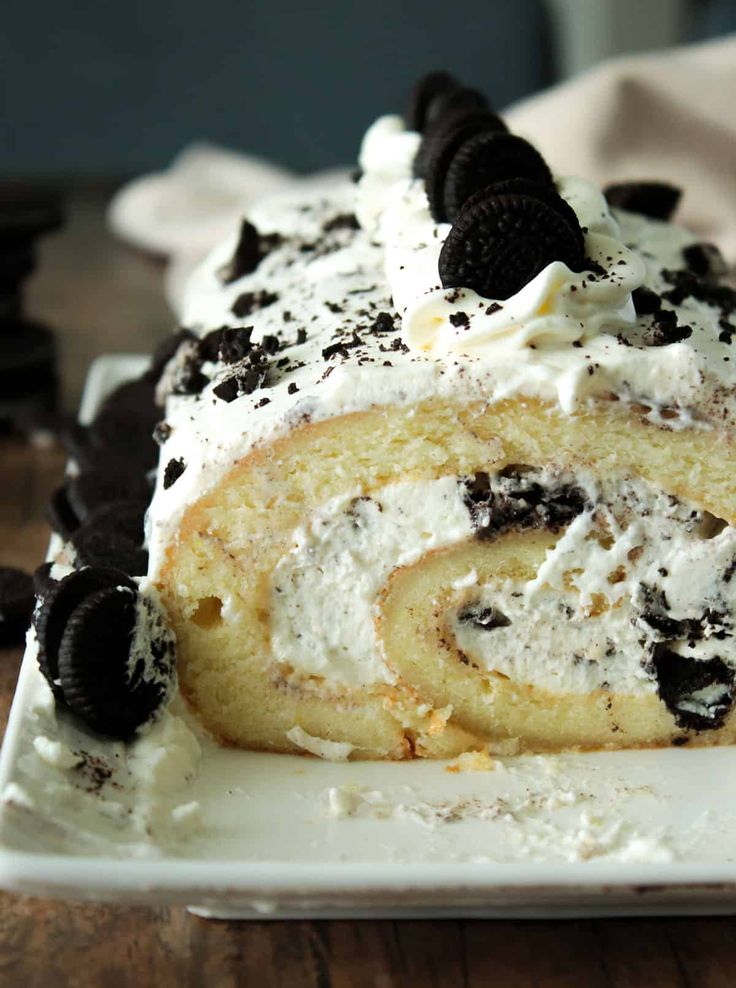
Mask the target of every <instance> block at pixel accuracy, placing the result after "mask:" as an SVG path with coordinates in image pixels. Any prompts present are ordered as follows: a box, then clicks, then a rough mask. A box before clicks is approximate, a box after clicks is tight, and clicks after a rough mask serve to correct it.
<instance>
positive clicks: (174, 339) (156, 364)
mask: <svg viewBox="0 0 736 988" xmlns="http://www.w3.org/2000/svg"><path fill="white" fill-rule="evenodd" d="M196 338H197V337H196V336H195V335H194V333H193V332H192V331H191V330H189V329H180V330H178V331H177V332H176V333H171V334H170V335H169V336H167V337H166V339H164V340H162V341H161V343H159V345H158V346H157V347H156V349H155V350H154V351H153V356H152V357H151V366H150V367H149V368H148V371H147V372H146V376H147V377H149V378H150V379H151V380H153V381H154V382H155V383H156V384H158V382H159V381H160V380H161V375H162V374H163V372H164V369H165V367H166V365H167V364H168V362H169V361H170V360H171V359H172V358H173V357H175V356H176V354H177V353H178V351H179V347H180V346H182V345H183V344H184V343H191V342H192V341H193V340H196Z"/></svg>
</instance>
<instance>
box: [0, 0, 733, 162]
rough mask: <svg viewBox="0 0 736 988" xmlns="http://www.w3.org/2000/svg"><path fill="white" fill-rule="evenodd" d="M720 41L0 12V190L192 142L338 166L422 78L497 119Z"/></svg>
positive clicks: (88, 5)
mask: <svg viewBox="0 0 736 988" xmlns="http://www.w3.org/2000/svg"><path fill="white" fill-rule="evenodd" d="M729 30H736V0H460V2H448V0H372V2H371V3H370V4H363V3H354V2H352V0H324V2H316V3H305V2H296V0H291V2H287V0H252V2H248V0H245V2H243V0H213V2H212V3H210V4H209V5H207V4H202V3H193V2H191V0H145V2H143V0H130V2H126V3H124V4H123V3H120V4H118V3H106V2H104V0H103V2H100V0H62V2H59V0H35V2H34V3H29V2H27V0H25V2H23V0H6V2H5V4H4V6H3V17H2V27H0V73H1V75H0V80H1V81H0V87H1V92H0V128H1V129H2V131H1V133H0V174H3V175H5V176H14V175H24V176H29V175H60V174H68V173H77V174H78V173H87V174H98V175H100V174H110V175H122V174H126V173H131V172H138V171H141V170H149V169H152V168H159V167H161V166H163V165H165V164H166V163H167V162H168V161H169V160H170V159H171V158H172V156H173V155H174V154H175V153H176V152H177V151H178V150H179V149H180V148H181V147H182V146H183V145H184V144H185V143H187V142H188V141H191V140H193V139H207V140H210V141H214V142H217V143H221V144H225V145H227V146H231V147H235V148H240V149H243V150H248V151H251V152H254V153H257V154H261V155H264V156H266V157H270V158H273V159H276V160H278V161H280V162H282V163H284V164H286V165H290V166H291V167H293V168H296V169H299V170H310V169H314V168H320V167H324V166H329V165H334V164H337V163H343V162H346V161H350V160H352V159H353V158H354V156H355V152H356V147H357V142H358V140H359V138H360V135H361V134H362V132H363V131H364V130H365V127H366V126H367V124H368V123H369V122H370V120H371V119H372V118H373V117H374V116H375V115H376V114H377V113H378V112H380V111H382V110H384V109H385V108H388V107H394V108H396V109H401V100H402V99H403V96H404V94H405V93H406V90H407V87H408V86H409V85H410V83H411V81H412V79H413V78H414V77H415V76H417V75H418V74H420V73H421V72H424V71H426V70H427V69H428V68H434V67H447V68H449V69H451V70H454V71H456V72H457V73H459V74H461V75H462V77H463V78H464V79H465V80H467V82H468V83H470V84H474V85H478V86H481V87H483V88H484V89H485V90H486V91H487V92H488V93H490V94H492V98H493V100H494V102H495V104H496V105H497V106H498V107H503V106H504V105H506V104H508V103H510V102H512V101H514V100H517V99H519V98H520V97H523V96H525V95H528V94H530V93H532V92H534V91H535V90H537V89H540V88H542V87H544V86H546V85H549V84H550V83H552V82H554V81H556V80H558V79H560V78H565V77H567V76H568V75H570V74H574V73H576V72H580V71H583V70H584V69H585V68H587V67H588V66H590V65H592V64H594V63H595V62H596V61H598V60H599V59H601V58H603V57H606V56H609V55H612V54H616V53H618V52H621V51H636V50H643V49H650V48H657V47H665V46H668V45H672V44H676V43H680V42H683V41H688V40H695V39H697V38H704V37H709V36H712V35H715V34H720V33H724V32H727V31H729Z"/></svg>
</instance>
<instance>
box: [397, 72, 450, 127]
mask: <svg viewBox="0 0 736 988" xmlns="http://www.w3.org/2000/svg"><path fill="white" fill-rule="evenodd" d="M459 88H460V83H459V82H458V81H457V79H455V77H454V76H451V75H450V73H449V72H428V73H427V75H424V76H422V78H421V79H419V80H418V81H417V82H416V83H415V84H414V86H413V88H412V91H411V94H410V96H409V105H408V107H407V109H406V114H405V116H404V120H405V122H406V126H407V128H408V129H409V130H416V131H419V133H421V132H422V131H423V130H424V126H425V124H426V121H427V109H428V107H429V104H430V103H431V102H432V100H433V99H435V97H437V96H439V94H440V93H443V92H447V91H449V90H453V89H459Z"/></svg>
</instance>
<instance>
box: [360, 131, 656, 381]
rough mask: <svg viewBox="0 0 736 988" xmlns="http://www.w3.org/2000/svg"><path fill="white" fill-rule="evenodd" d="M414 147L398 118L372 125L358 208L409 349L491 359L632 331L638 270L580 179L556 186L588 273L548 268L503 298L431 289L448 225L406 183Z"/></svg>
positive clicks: (418, 187)
mask: <svg viewBox="0 0 736 988" xmlns="http://www.w3.org/2000/svg"><path fill="white" fill-rule="evenodd" d="M418 145H419V135H418V134H414V133H411V132H407V131H406V130H404V127H403V123H402V121H401V118H400V117H395V116H386V117H380V118H379V119H378V120H377V121H376V122H375V123H374V124H373V126H372V127H371V128H370V129H369V130H368V132H367V134H366V136H365V139H364V142H363V148H362V151H361V157H360V161H361V167H362V168H363V170H364V177H363V178H362V180H361V184H360V190H359V196H358V209H357V215H358V217H359V219H360V221H361V223H362V224H363V226H364V227H365V228H366V229H368V230H369V231H370V232H371V234H372V236H373V237H374V239H375V240H377V241H378V242H380V243H381V244H382V245H383V247H384V250H385V259H386V261H385V263H386V277H387V280H388V284H389V288H390V290H391V292H392V295H393V299H394V304H395V305H396V308H397V309H398V310H399V312H400V313H401V315H402V319H403V329H404V339H405V341H406V343H407V344H408V346H409V347H411V348H412V349H414V350H417V351H422V352H424V353H427V354H431V355H436V356H447V355H452V354H463V355H466V356H476V355H477V356H479V357H481V358H484V359H492V360H494V361H496V362H498V361H499V360H500V361H504V360H507V359H510V358H511V359H513V358H518V356H519V354H520V351H523V350H525V349H528V348H547V349H554V348H556V347H559V346H560V345H561V344H570V343H573V342H575V341H579V340H590V339H592V338H594V337H595V336H597V335H599V334H600V333H601V332H604V331H605V332H608V333H616V332H618V331H620V330H621V329H622V328H625V327H630V326H632V325H633V324H634V322H635V321H636V313H635V311H634V306H633V303H632V301H631V293H632V291H633V290H634V289H635V288H638V287H639V286H640V285H642V284H643V283H644V280H645V278H646V267H645V265H644V263H643V261H642V260H641V258H640V257H638V256H637V255H636V254H634V253H633V252H632V251H631V250H629V249H628V248H627V247H626V246H625V244H624V243H623V241H622V239H621V230H620V227H619V224H618V223H617V221H616V219H615V218H614V217H613V216H612V214H611V212H610V210H609V209H608V205H607V203H606V200H605V198H604V196H603V194H602V193H601V192H600V191H599V190H598V189H597V188H596V187H595V186H593V185H591V184H590V183H589V182H586V181H585V180H583V179H580V178H564V179H560V180H559V181H558V183H557V187H558V191H559V193H560V195H561V196H562V198H563V199H565V200H567V202H568V203H569V205H570V206H571V207H572V209H573V210H574V211H575V213H576V214H577V217H578V219H579V221H580V225H581V227H582V228H583V230H584V231H585V249H586V254H587V256H588V258H589V259H590V260H591V261H592V262H593V264H592V265H591V267H592V270H586V271H582V272H575V271H571V270H570V268H569V267H568V266H567V265H566V264H564V263H563V262H561V261H554V262H552V263H551V264H548V265H547V267H545V268H544V270H542V271H540V273H539V274H538V275H537V276H536V277H535V278H533V279H532V280H531V281H530V282H529V283H528V284H527V285H525V286H524V287H523V288H522V289H521V290H520V291H519V292H517V293H516V294H515V295H512V296H511V298H509V299H506V300H500V299H487V298H483V297H481V296H480V295H478V294H477V293H476V292H475V291H473V290H471V289H469V288H460V289H455V288H452V289H447V288H443V287H442V285H441V284H438V282H439V275H438V273H437V262H438V258H439V254H440V250H441V248H442V244H443V243H444V240H445V238H446V237H447V234H448V233H449V231H450V224H449V223H435V221H434V220H433V218H432V215H431V213H430V209H429V203H428V201H427V196H426V193H425V190H424V183H423V182H422V181H421V180H420V179H415V178H412V177H411V169H412V161H413V158H414V155H415V154H416V151H417V148H418Z"/></svg>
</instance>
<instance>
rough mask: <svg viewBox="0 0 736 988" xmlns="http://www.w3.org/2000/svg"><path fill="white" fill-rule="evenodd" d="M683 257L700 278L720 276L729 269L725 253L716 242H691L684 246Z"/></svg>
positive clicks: (689, 269)
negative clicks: (722, 252)
mask: <svg viewBox="0 0 736 988" xmlns="http://www.w3.org/2000/svg"><path fill="white" fill-rule="evenodd" d="M682 259H683V260H684V262H685V265H686V267H687V269H688V271H691V272H692V273H693V274H694V275H696V276H697V277H698V278H720V277H722V276H723V275H724V274H726V272H727V270H728V266H727V264H726V261H725V259H724V257H723V254H721V252H720V250H719V249H718V248H717V247H716V245H715V244H705V243H699V244H690V245H689V246H688V247H684V248H683V251H682Z"/></svg>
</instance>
